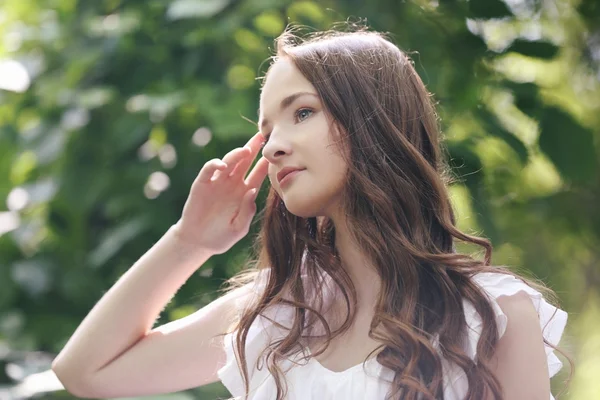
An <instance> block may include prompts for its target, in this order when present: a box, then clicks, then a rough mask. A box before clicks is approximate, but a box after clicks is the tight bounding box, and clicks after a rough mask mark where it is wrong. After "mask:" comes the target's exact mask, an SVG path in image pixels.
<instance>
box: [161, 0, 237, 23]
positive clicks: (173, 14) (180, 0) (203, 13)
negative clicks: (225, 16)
mask: <svg viewBox="0 0 600 400" xmlns="http://www.w3.org/2000/svg"><path fill="white" fill-rule="evenodd" d="M228 4H229V0H175V1H173V2H171V4H170V5H169V8H168V10H167V18H169V19H172V20H178V19H185V18H210V17H213V16H215V15H216V14H218V13H219V12H221V11H223V10H224V9H225V7H227V5H228Z"/></svg>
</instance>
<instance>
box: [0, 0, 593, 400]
mask: <svg viewBox="0 0 600 400" xmlns="http://www.w3.org/2000/svg"><path fill="white" fill-rule="evenodd" d="M510 3H511V6H510V7H509V6H507V3H505V2H503V1H500V0H481V1H473V0H470V1H468V2H456V1H439V2H429V1H424V0H419V1H412V2H390V1H385V0H373V1H370V2H362V1H354V0H352V1H337V0H326V1H324V2H315V1H307V0H305V1H291V0H265V1H260V2H259V1H254V2H252V1H240V0H173V1H159V0H150V1H129V2H124V1H119V0H105V1H93V2H83V1H76V0H68V1H66V0H60V1H58V0H53V1H48V2H34V1H31V0H7V1H6V2H5V3H4V7H3V10H2V11H1V13H0V33H2V35H0V37H2V38H3V39H2V40H1V41H0V62H1V60H3V59H6V60H16V61H18V62H19V63H20V64H21V65H22V66H24V68H25V69H26V71H27V73H28V75H29V76H30V78H31V83H30V85H29V86H28V87H27V82H24V83H23V84H24V85H25V86H26V90H23V91H17V92H15V91H14V89H13V90H2V91H0V196H1V197H2V198H3V199H6V201H5V202H3V204H4V205H3V207H5V208H4V209H3V210H0V255H1V257H0V348H3V347H6V348H7V349H8V350H7V351H6V352H3V351H0V361H1V360H4V363H7V362H9V361H11V362H21V361H22V360H23V359H24V358H25V357H23V356H22V355H23V354H29V353H31V352H34V351H41V352H47V353H49V354H51V355H52V354H55V353H56V352H58V351H59V350H60V349H61V348H62V346H63V345H64V343H65V341H66V340H67V338H68V337H69V335H70V334H71V333H72V332H73V330H74V329H75V327H76V326H77V324H78V323H79V322H80V321H81V320H82V319H83V317H84V316H85V315H86V313H87V312H88V311H89V310H90V308H91V307H92V306H93V305H94V304H95V303H96V302H97V301H98V299H99V298H100V296H101V295H102V294H103V293H104V292H105V291H106V290H107V289H108V288H109V287H110V286H111V285H112V284H113V283H114V282H115V281H116V280H117V279H118V278H119V276H121V274H123V273H124V272H125V271H126V270H127V269H128V268H129V267H130V266H131V265H132V264H133V263H134V262H135V261H136V260H137V259H138V258H139V257H140V256H141V255H142V254H143V253H144V252H145V251H146V250H147V249H148V248H149V247H150V246H151V245H152V244H153V243H154V242H155V241H156V240H157V239H158V238H159V237H160V236H161V235H162V234H163V233H164V232H165V231H166V230H167V229H168V227H169V226H170V225H171V224H173V223H175V222H176V221H177V219H178V217H179V215H180V212H181V210H182V207H183V204H184V201H185V199H186V197H187V194H188V190H189V187H190V185H191V183H192V181H193V179H194V178H195V176H196V174H197V173H198V171H199V169H200V168H201V167H202V165H203V164H204V163H205V162H206V161H208V160H210V159H212V158H215V157H222V156H223V155H224V154H225V153H226V152H227V151H228V150H230V149H231V148H233V147H235V146H239V145H241V144H243V143H244V142H245V141H246V139H247V138H248V137H249V136H250V135H251V134H252V133H254V132H255V131H256V127H255V126H253V125H252V124H250V123H249V122H247V121H246V119H245V118H244V117H246V118H248V119H250V120H255V119H256V110H257V108H258V96H259V80H258V79H257V78H260V76H261V75H262V74H263V73H264V71H265V69H266V66H267V65H268V63H263V61H264V60H265V59H267V58H268V57H269V56H270V55H272V48H273V42H272V40H273V38H274V37H275V36H277V35H278V34H279V33H280V32H281V31H282V29H283V28H284V26H285V25H286V24H287V23H289V22H296V23H300V24H306V25H309V26H312V27H314V28H316V29H326V28H328V27H330V25H331V23H333V22H336V21H340V20H345V19H346V18H347V17H348V16H360V17H365V18H366V19H367V22H368V23H369V25H370V26H371V27H373V28H374V29H376V30H380V31H385V32H389V33H390V36H391V39H392V40H393V41H395V42H396V43H397V44H398V45H399V46H400V47H401V48H402V49H404V50H406V51H408V52H409V53H411V55H412V57H413V59H414V61H415V66H416V67H417V70H418V72H419V74H420V75H421V77H422V78H423V80H424V82H425V83H426V84H427V86H428V89H429V90H430V91H431V92H432V93H434V95H435V98H436V100H437V101H438V102H439V112H440V115H441V117H442V126H443V130H444V132H445V133H446V144H447V145H448V149H449V155H450V157H449V161H450V165H451V166H452V167H453V172H454V173H455V175H456V176H457V183H456V184H454V187H453V190H454V191H455V192H456V193H461V197H460V198H461V199H462V200H460V204H457V207H458V208H459V209H461V210H462V209H464V210H468V212H469V215H472V216H473V218H469V219H462V220H461V221H460V226H461V228H463V229H466V230H469V231H471V233H479V234H483V235H485V236H487V237H489V238H491V239H492V240H493V243H494V245H495V247H496V249H497V256H496V257H495V259H494V261H495V262H496V263H499V264H500V263H504V264H509V265H513V266H515V267H518V268H521V267H522V268H525V271H526V273H528V274H531V275H535V276H539V277H541V278H544V279H545V281H546V282H547V283H550V284H551V286H552V287H553V288H555V289H556V290H557V291H558V292H559V295H560V297H561V299H562V300H563V301H564V303H566V307H565V308H567V310H569V311H570V310H579V308H582V309H584V308H583V307H584V305H585V304H586V301H587V299H588V298H589V296H591V294H590V293H597V291H598V287H597V286H598V285H597V283H596V284H594V282H600V279H599V276H600V274H599V272H598V267H597V265H596V264H597V262H596V263H595V262H594V260H598V259H599V257H600V253H599V251H598V249H600V239H599V238H600V211H599V210H600V209H599V208H598V206H597V205H598V203H597V199H598V195H599V194H600V179H599V176H598V159H599V157H598V154H599V147H598V146H599V140H600V116H599V113H598V112H597V111H598V109H600V101H599V100H598V99H600V85H599V84H598V79H597V77H598V76H600V60H599V58H598V54H599V51H600V50H599V49H600V41H599V40H597V38H598V37H600V23H599V21H600V18H598V15H600V14H599V13H600V11H599V10H600V9H599V7H598V4H597V2H596V1H594V0H582V1H580V2H578V3H577V9H575V8H573V7H574V6H573V5H571V3H568V2H557V7H558V10H559V11H560V13H559V15H557V14H556V13H555V12H554V11H551V10H549V9H548V8H546V7H544V6H543V5H542V2H522V4H521V3H520V4H513V3H514V2H510ZM557 31H558V32H559V33H558V34H555V33H556V32H557ZM531 32H538V33H537V34H532V33H531ZM533 37H535V39H532V38H533ZM3 68H4V67H0V87H4V85H8V84H11V85H14V84H17V83H19V82H21V81H20V80H19V79H20V78H18V75H14V74H12V73H11V74H12V75H11V76H10V77H8V75H6V74H7V73H6V72H5V71H7V69H3ZM13 72H14V71H13ZM2 74H5V75H3V76H2ZM457 201H458V200H457ZM251 239H252V235H249V236H248V237H247V238H245V239H244V240H243V241H241V242H240V243H239V244H238V245H236V246H235V247H234V248H233V249H232V250H231V251H230V252H228V253H227V254H224V255H222V256H219V257H214V258H212V259H211V260H209V262H208V263H207V264H206V265H205V266H203V267H202V268H201V269H200V270H199V272H198V274H196V275H194V276H193V277H192V278H191V279H190V280H189V281H188V283H186V285H184V286H183V287H182V289H181V290H180V292H179V293H178V294H177V296H176V297H175V298H174V299H173V301H172V302H171V304H169V306H168V307H167V309H166V312H165V313H164V314H163V316H162V317H161V321H159V322H161V323H162V322H166V321H168V320H171V319H177V318H181V317H182V316H184V315H187V314H189V313H191V312H193V311H194V310H195V309H197V308H199V307H202V306H203V305H205V304H207V303H208V302H210V301H211V300H212V299H214V298H216V296H217V295H218V292H217V290H218V288H219V286H220V284H221V283H222V281H223V280H224V279H225V278H227V277H228V276H230V275H231V274H233V273H234V272H235V271H237V270H238V269H239V268H240V267H241V263H242V260H243V259H244V257H245V256H246V254H247V253H248V248H249V245H250V243H251ZM565 265H568V267H569V268H565ZM582 276H587V277H591V278H589V279H582V278H581V277H582ZM149 295H151V294H149ZM584 310H585V309H584ZM570 321H576V319H575V320H573V319H571V320H570ZM582 335H583V334H582ZM577 340H579V341H580V342H583V341H584V340H585V339H584V337H583V336H581V337H579V338H578V339H576V340H575V343H574V345H573V347H574V348H575V347H577V346H578V345H579V342H578V341H577ZM22 352H24V353H22ZM3 354H4V355H3ZM15 360H17V361H15ZM2 365H3V364H2V363H0V366H2ZM47 367H48V364H46V368H47ZM565 370H567V368H565ZM13 371H14V369H13ZM27 371H29V372H32V371H33V370H30V369H28V370H27ZM18 378H19V376H18V374H17V375H14V376H10V377H9V376H5V375H3V374H1V373H0V394H3V392H2V390H3V389H2V386H3V385H6V386H7V388H8V387H13V388H14V387H15V385H17V383H18V382H16V380H18ZM6 390H9V389H6ZM40 390H42V389H40ZM6 393H7V394H9V393H13V395H14V392H8V391H7V392H6ZM190 394H191V395H192V396H191V397H194V398H203V399H210V398H215V397H216V396H218V395H225V394H226V393H225V392H224V391H223V389H222V387H220V386H219V385H218V384H217V385H211V386H210V387H207V388H201V389H198V390H194V391H190ZM9 395H10V394H9ZM48 396H56V397H61V396H62V397H65V396H66V395H65V394H64V393H62V394H61V393H57V394H56V395H48ZM588 398H589V397H588Z"/></svg>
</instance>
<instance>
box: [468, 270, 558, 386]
mask: <svg viewBox="0 0 600 400" xmlns="http://www.w3.org/2000/svg"><path fill="white" fill-rule="evenodd" d="M472 280H473V282H475V283H476V284H477V285H478V286H479V287H480V288H481V289H482V290H483V292H484V293H485V295H486V296H487V297H488V300H489V303H490V305H491V307H492V309H493V310H494V314H495V316H496V324H497V326H498V334H499V337H502V336H503V335H504V333H505V332H506V329H507V326H508V324H509V323H510V321H509V316H508V315H507V313H506V312H505V310H506V309H507V307H512V306H513V305H514V304H519V303H521V304H525V303H523V302H525V301H531V303H532V304H533V307H534V308H535V311H536V313H537V319H538V322H539V324H540V327H541V329H542V335H543V337H544V339H546V341H547V342H548V343H550V344H551V345H553V346H557V345H558V343H559V341H560V339H561V337H562V335H563V332H564V329H565V326H566V324H567V318H568V314H567V313H566V312H565V311H564V310H562V309H560V308H558V307H557V306H555V305H553V304H551V303H550V302H549V301H548V299H546V297H544V295H543V294H542V293H541V292H540V291H539V290H537V289H535V288H533V287H531V286H530V285H528V284H527V283H526V282H525V281H524V280H523V279H521V278H519V277H518V276H514V275H512V274H508V273H504V272H481V273H478V274H476V275H474V276H473V277H472ZM464 308H465V318H466V322H467V325H468V327H469V330H468V344H467V349H466V350H467V353H468V355H469V356H470V357H471V358H475V355H476V353H477V342H478V340H479V338H480V336H481V331H482V325H483V321H482V319H481V317H480V316H479V314H478V313H477V312H476V311H475V308H474V307H473V305H472V304H470V303H469V302H468V301H465V302H464ZM545 346H546V356H547V361H548V369H549V372H550V376H551V377H552V376H553V375H555V374H556V373H557V372H558V371H559V370H560V369H561V367H562V363H561V361H560V360H559V359H558V357H556V355H555V354H554V349H553V348H552V347H551V346H548V345H547V344H545Z"/></svg>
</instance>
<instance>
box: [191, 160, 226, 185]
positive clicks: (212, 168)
mask: <svg viewBox="0 0 600 400" xmlns="http://www.w3.org/2000/svg"><path fill="white" fill-rule="evenodd" d="M226 168H227V164H225V163H224V162H223V161H221V160H219V159H218V158H215V159H212V160H210V161H208V162H207V163H206V164H204V167H202V169H201V170H200V173H199V174H198V181H200V182H203V183H207V182H209V181H210V179H211V178H212V177H213V175H214V174H215V172H216V171H223V170H225V169H226Z"/></svg>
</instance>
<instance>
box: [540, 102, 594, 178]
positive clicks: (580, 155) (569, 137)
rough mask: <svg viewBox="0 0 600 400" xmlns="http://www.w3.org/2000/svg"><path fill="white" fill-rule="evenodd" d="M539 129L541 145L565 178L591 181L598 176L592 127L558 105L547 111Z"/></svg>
mask: <svg viewBox="0 0 600 400" xmlns="http://www.w3.org/2000/svg"><path fill="white" fill-rule="evenodd" d="M540 130H541V132H540V139H539V142H540V148H541V149H542V151H543V152H544V153H546V154H547V155H548V157H550V159H551V160H552V162H553V163H554V165H556V167H557V168H558V170H559V171H560V173H561V174H562V175H563V176H564V177H565V178H566V179H568V180H570V181H573V182H576V183H579V184H583V183H587V184H589V183H592V182H593V181H594V180H596V179H597V178H598V154H596V152H595V150H594V149H595V147H594V139H593V136H592V132H591V131H590V130H588V129H586V128H584V127H583V126H582V125H581V124H579V123H578V122H577V121H575V119H574V118H573V117H572V116H571V115H569V114H568V113H567V112H565V111H564V110H561V109H559V108H556V107H548V108H547V109H546V110H545V112H544V114H543V117H542V120H541V121H540Z"/></svg>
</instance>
